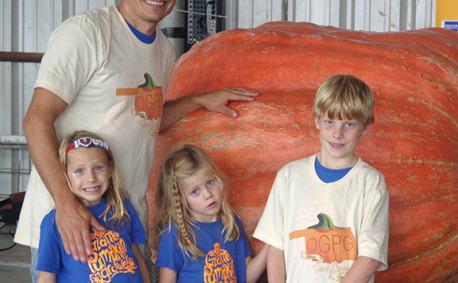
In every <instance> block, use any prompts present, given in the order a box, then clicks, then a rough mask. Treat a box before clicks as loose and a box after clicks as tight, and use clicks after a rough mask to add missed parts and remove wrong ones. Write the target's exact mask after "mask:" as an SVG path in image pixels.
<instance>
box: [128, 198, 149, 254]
mask: <svg viewBox="0 0 458 283" xmlns="http://www.w3.org/2000/svg"><path fill="white" fill-rule="evenodd" d="M125 207H126V209H127V212H128V213H129V216H130V225H131V228H132V229H131V233H130V234H131V238H132V243H133V244H140V245H141V244H146V233H145V229H144V228H143V225H142V223H141V221H140V218H139V217H138V214H137V212H136V211H135V208H134V207H133V206H132V204H131V203H130V202H129V201H128V200H127V199H126V200H125Z"/></svg>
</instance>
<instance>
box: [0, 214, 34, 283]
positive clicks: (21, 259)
mask: <svg viewBox="0 0 458 283" xmlns="http://www.w3.org/2000/svg"><path fill="white" fill-rule="evenodd" d="M3 225H4V223H3V222H0V227H2V226H3ZM15 229H16V227H15V226H14V225H6V226H5V227H3V228H2V229H0V283H10V282H14V283H25V282H27V283H29V282H31V278H30V272H29V268H30V248H29V247H26V246H22V245H18V244H16V245H14V247H12V248H9V247H11V246H12V245H13V244H14V242H13V235H14V232H15ZM8 248H9V249H8Z"/></svg>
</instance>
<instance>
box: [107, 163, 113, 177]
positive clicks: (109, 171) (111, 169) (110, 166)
mask: <svg viewBox="0 0 458 283" xmlns="http://www.w3.org/2000/svg"><path fill="white" fill-rule="evenodd" d="M107 173H108V179H110V178H111V177H113V165H111V164H109V165H108V172H107Z"/></svg>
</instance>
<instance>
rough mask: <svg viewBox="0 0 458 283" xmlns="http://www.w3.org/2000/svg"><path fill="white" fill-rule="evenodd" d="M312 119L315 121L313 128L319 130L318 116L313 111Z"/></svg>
mask: <svg viewBox="0 0 458 283" xmlns="http://www.w3.org/2000/svg"><path fill="white" fill-rule="evenodd" d="M313 120H314V121H315V128H316V129H317V130H319V129H320V116H318V115H316V114H315V113H313Z"/></svg>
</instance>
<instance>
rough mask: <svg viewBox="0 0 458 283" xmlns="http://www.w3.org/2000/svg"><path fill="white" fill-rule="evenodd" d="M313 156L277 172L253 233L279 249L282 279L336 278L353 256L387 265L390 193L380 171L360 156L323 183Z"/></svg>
mask: <svg viewBox="0 0 458 283" xmlns="http://www.w3.org/2000/svg"><path fill="white" fill-rule="evenodd" d="M315 158H316V155H313V156H311V157H308V158H304V159H300V160H297V161H293V162H291V163H289V164H287V165H286V166H284V167H283V168H282V169H281V170H280V171H279V172H278V174H277V177H276V179H275V182H274V184H273V187H272V190H271V192H270V195H269V199H268V201H267V205H266V207H265V210H264V213H263V215H262V217H261V219H260V221H259V223H258V226H257V227H256V230H255V232H254V234H253V236H254V237H255V238H257V239H259V240H261V241H263V242H265V243H267V244H269V245H272V246H274V247H276V248H278V249H281V250H283V251H284V255H285V264H286V273H287V282H320V283H321V282H339V281H340V280H341V279H342V278H343V276H344V275H345V274H346V272H348V270H349V269H350V268H351V266H352V265H353V263H354V262H355V260H356V257H357V256H366V257H370V258H373V259H375V260H377V261H379V262H381V265H380V268H379V270H384V269H386V268H387V266H388V261H387V257H388V236H389V233H388V202H389V196H388V191H387V189H386V184H385V179H384V177H383V175H382V174H381V173H380V172H379V171H377V170H376V169H374V168H373V167H371V166H370V165H368V164H367V163H365V162H364V161H362V160H361V159H359V160H358V162H357V164H356V165H355V166H354V167H353V168H352V169H351V170H350V172H348V174H347V175H345V176H344V177H343V178H342V179H340V180H339V181H337V182H333V183H324V182H323V181H322V180H321V179H320V178H319V177H318V175H317V174H316V171H315V168H314V162H315ZM373 280H374V278H373V276H372V278H371V280H370V281H369V282H373Z"/></svg>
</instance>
